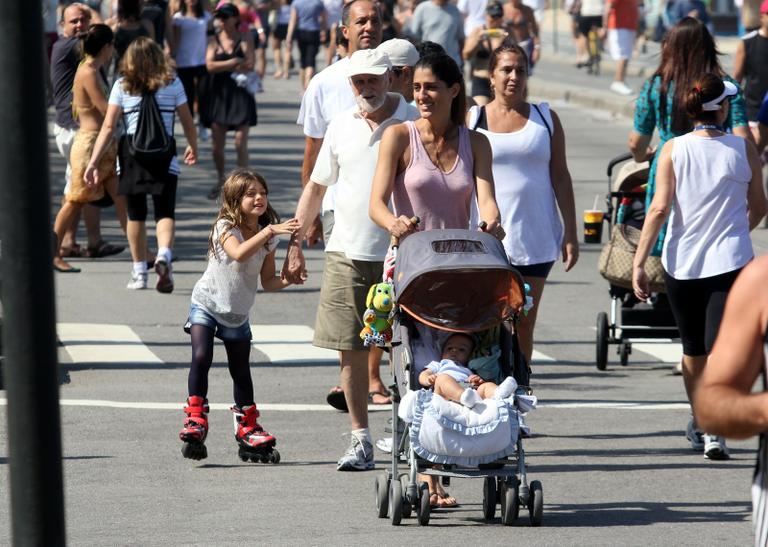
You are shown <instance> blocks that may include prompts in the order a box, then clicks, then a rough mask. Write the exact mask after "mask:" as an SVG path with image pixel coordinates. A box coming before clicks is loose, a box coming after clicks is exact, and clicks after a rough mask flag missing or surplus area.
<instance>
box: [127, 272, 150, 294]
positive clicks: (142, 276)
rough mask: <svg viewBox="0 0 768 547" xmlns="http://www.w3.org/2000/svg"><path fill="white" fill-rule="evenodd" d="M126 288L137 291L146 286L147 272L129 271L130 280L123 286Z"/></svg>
mask: <svg viewBox="0 0 768 547" xmlns="http://www.w3.org/2000/svg"><path fill="white" fill-rule="evenodd" d="M125 287H126V288H127V289H130V290H132V291H137V290H141V289H146V288H147V272H142V273H136V272H131V280H130V281H128V284H127V285H126V286H125Z"/></svg>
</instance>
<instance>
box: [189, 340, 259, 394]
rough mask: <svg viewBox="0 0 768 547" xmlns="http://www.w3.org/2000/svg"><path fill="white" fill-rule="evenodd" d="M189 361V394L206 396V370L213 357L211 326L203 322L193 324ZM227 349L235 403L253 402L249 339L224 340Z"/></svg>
mask: <svg viewBox="0 0 768 547" xmlns="http://www.w3.org/2000/svg"><path fill="white" fill-rule="evenodd" d="M189 334H190V335H191V336H192V364H191V365H190V367H189V381H188V385H187V387H188V389H189V395H190V396H192V395H197V396H198V397H203V398H205V397H207V396H208V371H209V370H210V368H211V362H212V361H213V329H210V328H208V327H206V326H204V325H192V326H191V327H190V329H189ZM224 348H225V349H226V350H227V363H228V365H229V375H230V376H232V382H233V384H234V388H233V396H234V399H235V404H236V405H237V406H239V407H240V408H242V407H244V406H250V405H252V404H254V403H253V382H252V381H251V367H250V362H249V358H250V355H251V341H250V340H234V341H232V340H230V341H225V342H224Z"/></svg>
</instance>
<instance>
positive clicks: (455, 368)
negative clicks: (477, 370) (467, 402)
mask: <svg viewBox="0 0 768 547" xmlns="http://www.w3.org/2000/svg"><path fill="white" fill-rule="evenodd" d="M426 368H427V369H428V370H430V371H431V372H433V373H435V374H447V375H448V376H450V377H451V378H453V379H454V380H456V381H457V382H466V381H468V380H469V377H470V376H471V375H472V371H471V370H469V368H467V367H465V366H464V365H462V364H460V363H457V362H456V361H453V360H451V359H442V360H440V361H432V362H431V363H429V364H428V365H427V366H426Z"/></svg>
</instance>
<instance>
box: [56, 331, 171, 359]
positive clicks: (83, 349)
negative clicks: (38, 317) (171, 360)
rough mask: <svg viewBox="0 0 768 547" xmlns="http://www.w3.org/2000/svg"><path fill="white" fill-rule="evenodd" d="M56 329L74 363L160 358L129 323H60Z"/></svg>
mask: <svg viewBox="0 0 768 547" xmlns="http://www.w3.org/2000/svg"><path fill="white" fill-rule="evenodd" d="M57 333H58V336H59V340H60V341H61V343H62V344H63V345H64V349H65V350H66V351H67V353H68V354H69V357H70V359H72V362H73V363H75V364H83V363H86V364H87V363H90V364H94V363H131V364H147V365H150V364H159V363H162V362H163V361H162V359H160V358H159V357H158V356H157V355H155V354H154V353H152V351H150V349H149V348H148V347H147V346H145V345H144V343H143V342H142V341H141V338H139V335H138V334H136V333H135V332H134V331H133V329H131V327H129V326H128V325H109V324H100V323H59V324H58V325H57Z"/></svg>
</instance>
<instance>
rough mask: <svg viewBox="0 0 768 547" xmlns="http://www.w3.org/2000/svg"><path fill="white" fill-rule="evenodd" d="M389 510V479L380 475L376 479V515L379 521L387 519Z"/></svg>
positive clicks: (383, 474) (385, 475)
mask: <svg viewBox="0 0 768 547" xmlns="http://www.w3.org/2000/svg"><path fill="white" fill-rule="evenodd" d="M388 510H389V477H388V476H387V474H386V473H382V474H380V475H378V476H377V477H376V514H377V515H378V517H379V518H380V519H385V518H387V511H388Z"/></svg>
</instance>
